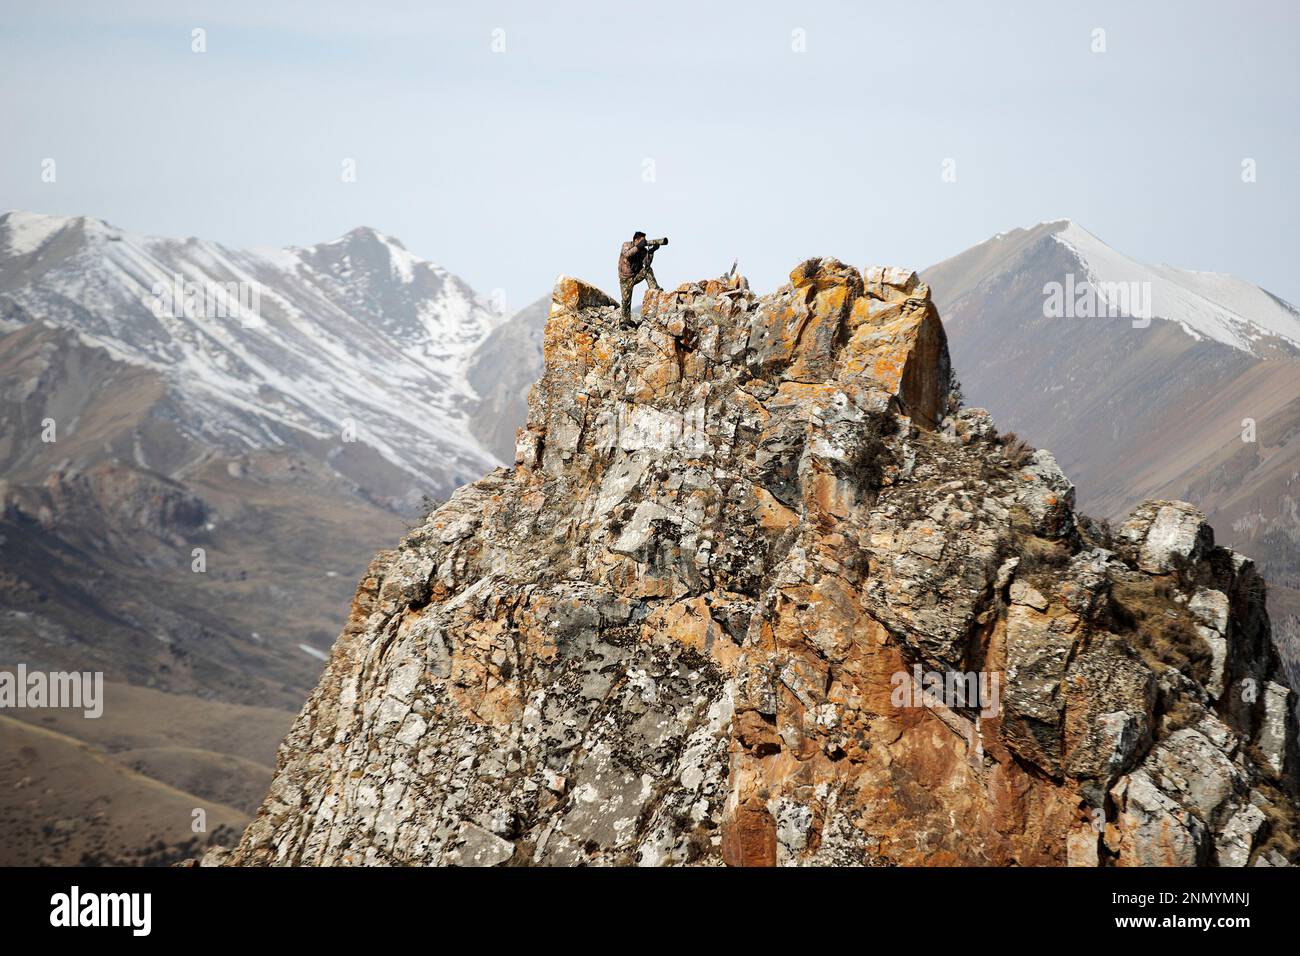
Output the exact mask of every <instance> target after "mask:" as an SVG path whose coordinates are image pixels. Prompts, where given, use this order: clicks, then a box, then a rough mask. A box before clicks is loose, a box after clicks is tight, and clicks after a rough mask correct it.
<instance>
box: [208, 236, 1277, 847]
mask: <svg viewBox="0 0 1300 956" xmlns="http://www.w3.org/2000/svg"><path fill="white" fill-rule="evenodd" d="M545 355H546V369H545V373H544V375H543V377H542V379H541V380H540V381H539V382H538V383H537V385H536V386H535V388H534V390H533V393H532V395H531V399H530V409H529V419H528V424H527V426H526V427H525V428H522V429H520V433H519V438H518V446H517V455H516V464H515V466H514V468H513V469H498V470H497V471H494V472H493V473H491V474H489V475H488V476H486V477H485V478H483V479H481V480H480V481H478V482H475V483H474V484H471V485H468V486H466V487H464V488H462V489H460V490H459V491H458V492H457V493H456V494H455V495H454V496H453V498H452V499H451V500H450V501H449V502H448V503H447V504H445V505H444V506H442V507H441V508H439V509H438V510H437V511H435V512H434V513H433V514H431V515H430V516H429V518H428V519H427V520H426V521H425V522H424V524H423V525H422V526H421V527H419V528H417V529H415V530H414V531H412V532H411V533H410V534H409V535H408V536H407V537H406V538H405V540H403V541H402V543H401V545H400V546H399V547H398V548H397V549H396V550H394V551H391V552H384V553H381V554H380V555H378V556H377V557H376V559H375V561H374V563H373V564H372V566H371V568H370V570H369V572H368V573H367V575H366V578H365V580H364V581H363V582H362V584H361V587H360V589H359V590H358V593H357V597H356V600H355V603H354V605H353V608H352V613H351V617H350V619H349V621H348V624H347V626H346V628H345V630H344V632H343V634H342V636H341V637H340V638H339V640H338V642H337V644H336V645H335V647H334V651H333V654H332V656H331V659H330V663H329V665H328V667H327V668H326V671H325V673H324V675H323V677H322V678H321V682H320V684H319V686H318V687H317V689H316V691H315V692H314V694H313V695H312V697H311V699H310V700H309V702H308V704H307V706H306V707H305V708H304V710H303V712H302V714H301V716H300V717H299V718H298V721H297V723H296V724H295V726H294V728H293V730H292V732H291V733H290V734H289V736H288V738H287V739H286V740H285V742H284V745H283V747H282V749H281V752H280V758H279V769H278V772H277V774H276V777H275V780H274V784H273V786H272V789H271V792H270V794H269V796H268V797H267V800H266V802H265V804H264V806H263V807H262V809H261V811H260V813H259V815H258V818H257V820H256V821H255V822H254V823H253V824H252V825H251V826H250V827H249V829H248V831H247V832H246V834H245V835H244V838H243V840H242V842H241V843H240V845H239V847H238V848H237V849H235V850H234V852H233V853H231V854H230V855H229V856H228V857H225V858H223V859H224V861H225V862H233V863H238V864H275V863H281V864H390V863H391V864H462V865H468V864H472V865H492V864H506V863H509V864H559V865H573V864H640V865H658V864H721V863H727V864H739V865H765V864H866V865H889V864H998V865H1001V864H1021V865H1041V864H1065V863H1070V864H1080V865H1144V864H1178V865H1183V864H1187V865H1190V864H1216V863H1217V864H1222V865H1237V864H1244V863H1248V862H1249V863H1264V864H1281V863H1286V862H1289V861H1290V860H1291V859H1293V858H1294V857H1295V855H1296V843H1295V841H1296V839H1297V837H1300V832H1298V830H1297V825H1296V802H1295V792H1296V789H1295V768H1296V750H1295V740H1296V735H1295V727H1294V725H1293V723H1292V718H1291V716H1290V710H1289V707H1288V704H1287V701H1288V696H1289V691H1288V689H1287V688H1286V686H1285V685H1284V683H1283V679H1282V678H1281V677H1280V676H1279V670H1278V665H1277V660H1276V655H1275V654H1274V652H1273V648H1272V645H1271V641H1270V635H1269V626H1268V620H1267V616H1266V614H1265V613H1264V611H1263V599H1264V596H1263V592H1264V588H1263V584H1262V582H1261V580H1260V578H1259V576H1258V575H1257V574H1256V572H1255V571H1254V569H1253V567H1252V565H1251V563H1250V562H1249V561H1248V560H1246V559H1245V558H1242V557H1241V556H1239V555H1235V554H1233V553H1232V552H1230V551H1227V550H1226V549H1223V548H1218V547H1215V545H1214V541H1213V534H1212V532H1211V530H1210V529H1209V527H1208V526H1206V524H1205V521H1204V519H1203V518H1202V517H1201V516H1200V515H1199V514H1197V513H1196V512H1195V510H1194V509H1192V508H1191V507H1190V506H1188V505H1185V504H1182V503H1179V502H1149V503H1147V504H1145V505H1143V506H1142V507H1141V508H1139V509H1137V511H1135V513H1134V514H1133V516H1132V518H1131V519H1129V521H1127V522H1126V523H1125V524H1124V525H1123V526H1122V527H1120V528H1118V529H1117V530H1116V531H1114V532H1113V533H1112V532H1111V531H1110V530H1109V529H1108V528H1106V527H1104V526H1100V525H1098V524H1096V523H1093V522H1091V521H1089V520H1088V519H1086V518H1084V517H1082V516H1080V515H1077V514H1076V513H1075V511H1074V507H1073V505H1074V492H1073V488H1072V486H1071V485H1070V483H1069V481H1068V480H1067V479H1066V478H1065V476H1064V475H1062V474H1061V472H1060V469H1059V468H1057V466H1056V463H1055V460H1054V459H1053V458H1052V456H1051V455H1050V454H1049V453H1047V452H1045V451H1038V452H1032V453H1031V452H1030V451H1028V450H1027V449H1024V448H1023V446H1019V445H1015V444H1010V443H1009V444H1005V445H1004V443H1003V442H1002V440H1001V439H999V437H998V435H997V433H996V431H995V429H994V427H993V423H992V422H991V421H990V420H989V417H988V415H987V413H985V412H983V411H982V410H980V409H964V410H957V409H956V408H955V403H953V402H952V401H951V400H950V395H949V382H950V374H949V367H948V353H947V345H946V340H945V335H944V331H943V326H942V324H941V322H940V320H939V317H938V314H937V313H936V311H935V309H934V307H933V305H932V304H931V302H930V295H929V290H928V288H927V287H926V286H925V285H924V284H922V283H920V282H919V281H918V279H917V277H916V276H915V275H914V274H912V273H909V272H906V271H903V270H897V269H879V268H876V269H869V270H867V271H866V272H865V273H863V272H859V271H858V270H856V269H853V268H851V267H848V266H845V265H843V264H842V263H840V262H838V261H835V260H833V259H820V260H819V259H811V260H808V261H807V262H804V263H802V264H801V265H800V266H799V267H798V268H796V269H795V270H794V272H792V273H791V277H790V284H789V285H788V286H785V287H783V288H781V289H779V290H778V291H777V292H775V293H773V294H771V295H769V296H765V297H762V298H759V297H756V296H755V295H754V294H752V293H751V292H750V290H749V288H748V285H747V283H746V282H745V280H744V279H742V278H739V277H734V276H727V277H723V278H720V279H716V280H709V281H706V282H701V283H688V284H686V285H683V286H681V287H679V288H678V289H676V290H673V291H663V292H651V293H647V296H646V301H645V304H644V307H643V311H642V321H641V323H640V325H639V327H637V328H635V329H630V330H629V329H622V328H620V327H619V323H618V316H617V310H616V307H615V305H614V303H613V302H612V301H611V300H610V299H609V298H608V297H607V296H606V295H605V294H604V293H602V292H600V291H599V290H597V289H595V288H593V287H591V286H589V285H586V284H584V283H581V282H579V281H577V280H574V279H568V278H563V279H561V280H560V281H559V283H558V284H557V286H556V289H555V293H554V298H553V304H552V310H551V315H550V318H549V321H548V323H547V326H546V334H545ZM217 861H218V858H217V857H216V856H214V857H213V859H212V860H211V861H210V862H217Z"/></svg>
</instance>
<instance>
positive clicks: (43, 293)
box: [0, 212, 502, 484]
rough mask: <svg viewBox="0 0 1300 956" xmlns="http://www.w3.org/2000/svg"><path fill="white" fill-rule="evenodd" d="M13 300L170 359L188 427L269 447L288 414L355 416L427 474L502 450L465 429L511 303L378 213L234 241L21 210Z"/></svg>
mask: <svg viewBox="0 0 1300 956" xmlns="http://www.w3.org/2000/svg"><path fill="white" fill-rule="evenodd" d="M177 276H180V277H181V278H180V280H179V283H178V281H177V279H176V277H177ZM160 291H161V292H162V293H163V294H164V295H166V296H167V298H166V299H165V300H164V304H163V305H162V306H160V305H159V293H160ZM173 291H177V292H179V293H180V294H178V295H174V296H172V295H170V293H171V292H173ZM6 302H8V303H12V304H14V305H17V306H19V307H20V308H21V310H22V311H21V312H19V311H18V310H13V309H9V310H6V309H5V308H4V305H5V304H6ZM6 311H8V312H9V314H10V318H11V324H12V316H13V315H14V314H17V315H20V316H21V315H23V313H25V314H26V315H27V316H28V317H30V319H32V320H35V321H43V322H45V323H47V324H50V325H55V326H60V327H64V328H68V329H71V330H74V331H76V332H77V333H78V334H79V335H80V336H81V338H82V339H83V340H84V341H86V342H87V343H90V344H92V345H96V346H100V347H103V348H105V349H107V350H108V351H109V352H110V353H111V354H112V355H114V356H115V357H117V358H119V359H121V360H123V361H127V362H131V363H134V364H140V365H146V366H149V367H151V368H154V369H157V370H159V371H160V372H161V373H162V374H163V375H164V376H165V377H166V379H167V380H168V382H169V383H170V385H171V387H172V390H173V392H174V393H175V394H177V395H179V396H180V397H181V399H182V404H183V405H184V407H185V409H186V411H187V412H188V413H190V414H191V415H192V420H191V421H189V422H187V426H188V427H190V428H191V429H192V430H193V431H195V432H196V433H198V434H201V435H202V437H203V438H204V439H205V440H207V441H210V442H213V443H216V444H218V445H230V446H233V447H234V448H249V447H265V446H267V445H272V444H277V443H279V442H281V441H283V440H284V439H285V438H286V437H287V431H286V430H297V431H299V432H305V433H306V434H309V435H312V436H314V437H316V438H319V439H327V440H329V439H332V440H335V441H339V440H341V436H343V435H344V433H345V430H346V429H349V428H350V429H351V434H355V438H356V441H357V442H358V443H363V444H365V445H369V446H370V447H372V448H374V449H375V450H377V451H378V452H379V453H380V454H381V455H383V457H384V458H386V459H387V460H388V461H390V462H391V463H393V464H395V465H397V466H398V467H400V468H402V469H404V470H405V471H407V472H408V473H410V474H411V475H412V476H413V477H416V478H421V479H427V478H429V477H430V476H431V475H438V476H442V478H443V479H445V480H446V481H447V482H450V483H452V484H459V483H461V482H463V481H467V480H470V479H472V478H474V477H477V476H478V475H479V474H481V473H482V472H484V471H486V470H488V469H490V468H492V467H494V466H495V465H497V464H498V462H497V461H496V459H495V458H494V457H493V456H492V455H491V454H490V453H489V452H488V451H486V450H485V449H484V448H483V447H482V446H481V445H480V444H479V442H478V441H477V440H475V439H474V438H473V437H472V435H471V434H470V432H469V429H468V414H469V412H470V411H471V410H472V408H473V405H474V403H475V401H476V400H477V396H476V395H475V393H474V390H473V388H472V387H471V386H470V384H469V382H468V380H467V378H466V366H467V364H468V362H469V360H470V357H471V355H472V353H473V351H474V349H475V348H476V347H477V346H478V345H479V344H480V343H481V342H482V341H483V340H484V339H485V338H486V337H487V335H488V334H489V333H490V332H491V331H492V330H493V329H494V328H495V327H496V326H497V325H499V324H501V321H502V317H501V316H499V315H497V314H496V313H495V312H493V311H492V310H491V309H490V308H489V307H488V306H487V305H486V304H485V303H484V302H483V301H482V300H480V299H479V298H478V297H477V296H476V295H475V294H474V292H473V291H472V290H471V289H470V288H469V287H468V286H466V285H465V284H464V283H463V282H462V281H461V280H459V279H458V278H456V277H455V276H454V275H451V274H450V273H448V272H446V271H445V270H443V269H440V268H439V267H437V266H436V265H433V264H432V263H429V262H425V261H423V260H421V259H419V258H417V257H415V256H414V255H412V254H411V253H410V252H409V251H407V250H406V248H405V247H404V246H402V244H401V243H400V242H398V241H397V240H395V239H392V238H391V237H388V236H385V235H383V234H381V233H379V232H376V231H375V230H372V229H366V228H362V229H355V230H353V231H352V232H349V233H348V234H347V235H345V236H342V237H340V238H338V239H335V240H333V241H331V242H325V243H321V244H319V245H315V246H308V247H305V248H289V249H253V250H238V249H231V248H227V247H225V246H222V245H220V244H218V243H215V242H208V241H204V240H199V239H168V238H159V237H149V236H133V235H130V234H127V233H123V232H121V231H120V230H118V229H115V228H114V227H112V226H110V225H109V224H107V223H105V222H102V221H100V220H96V219H90V218H84V217H83V218H61V217H56V216H44V215H38V214H34V213H25V212H10V213H7V214H5V215H3V216H0V313H4V312H6Z"/></svg>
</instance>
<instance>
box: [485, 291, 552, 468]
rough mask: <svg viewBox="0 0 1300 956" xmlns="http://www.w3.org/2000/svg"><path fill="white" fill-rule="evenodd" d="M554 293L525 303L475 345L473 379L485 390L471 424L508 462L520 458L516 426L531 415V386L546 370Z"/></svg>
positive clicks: (497, 453) (488, 444)
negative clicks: (547, 331) (544, 357)
mask: <svg viewBox="0 0 1300 956" xmlns="http://www.w3.org/2000/svg"><path fill="white" fill-rule="evenodd" d="M550 309H551V299H550V296H546V297H544V298H541V299H538V300H537V301H536V302H534V303H533V304H532V305H529V306H526V307H525V308H523V309H520V310H519V311H518V312H516V313H515V315H514V316H513V317H512V318H511V319H510V320H509V321H508V322H505V323H503V324H502V325H500V326H498V327H497V328H496V329H494V330H493V331H492V334H490V335H489V336H488V337H487V338H486V339H485V340H484V342H483V344H482V345H480V346H479V347H478V349H476V350H475V352H474V356H473V358H472V359H471V360H470V365H469V373H468V374H469V383H470V385H472V386H473V387H474V390H475V391H476V392H478V394H479V395H480V396H481V401H480V403H479V406H478V408H477V409H475V411H474V414H473V415H472V416H471V417H470V429H471V430H472V431H473V433H474V435H475V436H476V437H477V438H478V439H479V441H481V442H482V443H483V444H484V445H485V446H487V448H488V450H489V451H491V452H492V453H493V454H495V455H496V456H497V457H498V458H500V459H501V460H502V461H503V462H505V463H506V464H510V463H511V462H513V461H514V460H515V430H516V429H517V428H519V426H521V425H523V423H524V419H526V418H527V417H528V390H529V389H531V388H532V387H533V383H534V382H536V381H537V379H538V378H539V377H540V376H541V374H542V367H543V364H544V363H543V361H542V334H543V332H544V331H545V329H546V316H547V314H548V313H549V312H550Z"/></svg>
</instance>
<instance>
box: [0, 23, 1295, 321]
mask: <svg viewBox="0 0 1300 956" xmlns="http://www.w3.org/2000/svg"><path fill="white" fill-rule="evenodd" d="M0 8H2V9H3V14H2V20H0V22H2V23H3V27H0V130H3V148H2V149H0V208H5V209H8V208H20V209H31V210H36V211H40V212H53V213H61V214H74V215H75V214H83V213H84V214H90V215H95V216H99V217H102V218H106V219H108V220H110V221H111V222H113V223H115V224H117V225H119V226H121V227H122V228H125V229H128V230H131V231H138V232H149V233H157V234H164V235H182V236H183V235H198V236H203V237H206V238H213V239H217V240H220V241H223V242H228V243H232V244H236V245H267V244H269V245H287V244H308V243H312V242H317V241H320V240H323V239H328V238H333V237H334V236H337V235H339V234H341V233H343V232H345V231H347V230H348V229H350V228H352V227H353V226H356V225H362V224H365V225H372V226H375V227H377V228H379V229H382V230H384V231H385V232H389V233H391V234H393V235H395V236H397V237H398V238H400V239H402V240H403V241H404V242H405V244H406V245H407V246H408V247H409V248H410V249H411V250H412V251H413V252H415V253H416V254H418V255H421V256H424V257H426V258H430V259H433V260H434V261H436V262H438V263H440V264H442V265H444V266H445V267H447V268H448V269H450V270H452V271H454V272H456V273H458V274H460V275H461V276H463V277H464V278H465V279H466V280H467V281H469V282H470V283H471V284H472V285H473V286H474V287H475V288H476V289H478V290H479V291H480V292H482V293H484V294H487V293H488V292H489V291H490V290H492V289H503V290H504V291H505V294H506V296H507V301H508V304H509V306H510V307H511V308H518V307H521V306H523V305H525V304H527V303H528V302H529V301H531V300H533V299H535V298H537V297H538V296H540V295H542V294H544V293H545V292H547V291H548V290H549V288H550V285H551V282H552V280H553V278H554V276H555V275H556V274H557V273H560V272H568V273H572V274H576V275H580V276H583V277H585V278H588V279H590V280H592V281H595V282H596V283H597V284H599V285H602V286H603V287H605V288H606V289H612V288H613V287H614V286H615V285H616V282H615V280H614V271H613V266H614V262H613V260H614V257H615V253H616V250H617V246H618V244H619V242H620V241H621V240H622V239H623V238H625V236H626V235H627V234H629V233H630V232H631V231H632V230H633V229H635V228H641V229H644V230H646V231H647V232H649V233H651V234H652V235H661V234H667V235H669V236H670V237H671V238H672V240H673V242H672V245H671V246H670V247H669V248H668V249H666V250H664V251H663V252H662V253H660V255H659V256H658V258H657V259H656V263H655V265H656V271H657V272H658V273H659V275H660V280H661V282H664V283H665V284H667V283H672V284H676V283H677V282H679V281H682V280H685V279H695V278H701V277H704V276H707V275H714V274H717V273H718V272H720V271H722V270H724V269H725V268H727V267H728V266H729V265H730V264H731V260H732V259H733V258H736V257H738V258H739V259H740V264H741V270H742V271H743V272H745V273H746V274H747V275H749V276H750V278H751V281H752V282H753V283H754V285H755V286H756V287H757V288H758V289H760V290H766V289H770V288H772V287H774V286H775V285H776V284H778V283H779V282H780V281H782V280H783V278H784V276H785V274H786V273H787V272H788V271H789V269H790V268H791V267H792V266H794V265H795V263H797V262H798V261H799V260H800V259H803V258H805V257H807V256H810V255H834V256H838V257H840V258H841V259H844V260H846V261H849V262H852V263H855V264H858V265H861V264H864V263H868V262H879V263H893V264H899V265H908V266H914V267H923V266H926V265H930V264H932V263H934V262H936V261H938V260H940V259H942V258H945V257H946V256H949V255H952V254H954V253H957V252H959V251H961V250H962V249H964V248H966V247H968V246H970V245H973V244H974V243H976V242H979V241H981V240H983V239H986V238H988V237H989V236H990V235H992V234H994V233H996V232H1000V231H1002V230H1006V229H1010V228H1012V227H1015V226H1020V225H1031V224H1033V223H1035V222H1038V221H1040V220H1044V219H1055V218H1060V217H1069V218H1073V219H1075V220H1077V221H1079V222H1080V223H1081V224H1083V225H1084V226H1086V227H1087V228H1088V229H1090V230H1091V231H1092V232H1093V233H1095V234H1096V235H1098V236H1100V237H1101V238H1102V239H1104V240H1106V241H1107V242H1109V243H1110V244H1111V245H1113V246H1115V247H1116V248H1118V249H1120V250H1122V251H1124V252H1126V253H1128V254H1129V255H1133V256H1136V257H1137V258H1140V259H1145V260H1148V261H1153V262H1167V263H1170V264H1172V265H1177V266H1181V267H1186V268H1193V269H1205V270H1214V271H1226V272H1234V273H1236V274H1238V275H1241V276H1243V277H1245V278H1247V279H1250V280H1252V281H1254V282H1257V283H1259V284H1261V285H1263V286H1264V287H1265V288H1267V289H1269V290H1271V291H1273V292H1275V293H1277V294H1279V295H1281V296H1283V297H1285V298H1287V299H1289V300H1291V301H1292V302H1300V270H1298V269H1297V261H1298V260H1300V256H1297V252H1298V251H1300V185H1298V184H1297V181H1296V177H1297V175H1300V109H1298V108H1297V105H1298V104H1297V99H1298V98H1300V82H1298V81H1300V57H1297V56H1296V54H1295V48H1296V43H1297V39H1300V29H1298V27H1300V13H1297V5H1296V4H1293V3H1285V2H1281V0H1278V2H1244V3H1243V2H1233V3H1227V2H1222V3H1193V2H1145V3H1144V2H1133V0H1129V2H1117V3H1095V2H1073V3H1043V2H1017V3H1012V2H1006V3H992V2H989V3H974V2H955V0H954V2H947V3H940V2H932V3H924V2H915V0H912V2H890V3H883V2H879V3H833V2H808V0H800V2H744V3H722V2H699V0H696V2H676V0H672V2H654V0H639V2H611V0H605V2H601V3H576V2H575V3H563V2H531V3H504V2H490V0H478V2H462V3H414V2H412V3H397V2H390V3H381V2H371V3H355V2H347V3H334V2H274V0H262V2H257V3H245V2H235V0H224V2H220V3H213V2H188V3H187V2H176V0H169V2H163V0H149V2H146V0H138V2H130V0H126V2H116V3H112V4H108V3H90V2H86V3H64V2H58V0H41V2H39V3H33V2H30V0H29V2H26V3H14V2H11V0H3V2H0ZM194 27H202V28H205V29H206V31H207V52H206V53H204V54H195V53H192V52H191V50H190V45H191V32H190V31H191V29H192V28H194ZM1097 27H1100V28H1103V29H1104V30H1105V31H1106V46H1107V50H1106V52H1105V53H1102V54H1098V53H1093V52H1092V51H1091V45H1092V42H1093V39H1092V31H1093V30H1094V28H1097ZM498 29H500V30H503V31H504V40H505V52H503V53H494V52H493V51H492V43H493V31H494V30H498ZM796 29H798V30H802V31H804V36H805V37H806V52H802V53H798V52H795V51H794V50H793V49H792V31H794V30H796ZM46 157H53V158H54V159H55V160H56V162H57V164H58V165H57V172H58V179H57V182H56V183H54V184H48V183H42V182H41V178H40V172H41V165H40V164H41V161H42V159H44V158H46ZM346 157H353V158H355V159H356V162H357V174H358V181H357V182H355V183H343V182H341V181H340V172H341V164H342V161H343V159H344V158H346ZM1244 157H1251V158H1253V159H1255V160H1256V162H1257V164H1258V181H1257V182H1255V183H1253V184H1249V185H1247V184H1244V183H1242V181H1241V176H1240V169H1241V161H1242V159H1243V158H1244ZM946 158H952V159H954V160H955V161H956V171H957V182H955V183H945V182H943V181H942V178H941V172H942V163H943V161H944V159H946ZM646 159H652V160H653V161H654V164H655V173H656V180H655V181H654V182H645V181H644V179H643V168H644V165H643V164H644V161H645V160H646Z"/></svg>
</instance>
